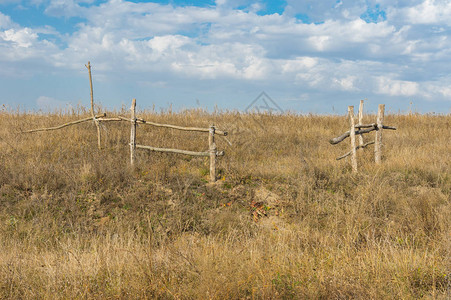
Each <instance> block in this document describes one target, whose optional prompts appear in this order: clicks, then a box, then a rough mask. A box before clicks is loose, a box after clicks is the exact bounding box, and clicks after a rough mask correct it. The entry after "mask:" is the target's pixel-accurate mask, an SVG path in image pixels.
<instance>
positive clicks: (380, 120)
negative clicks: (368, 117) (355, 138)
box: [374, 104, 385, 164]
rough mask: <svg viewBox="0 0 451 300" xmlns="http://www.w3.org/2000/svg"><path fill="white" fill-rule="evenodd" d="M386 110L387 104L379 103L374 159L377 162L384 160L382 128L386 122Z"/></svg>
mask: <svg viewBox="0 0 451 300" xmlns="http://www.w3.org/2000/svg"><path fill="white" fill-rule="evenodd" d="M384 111H385V104H379V107H378V110H377V121H376V122H377V123H376V126H377V127H376V138H375V141H374V145H375V146H374V161H375V163H376V164H380V163H381V161H382V130H383V124H384Z"/></svg>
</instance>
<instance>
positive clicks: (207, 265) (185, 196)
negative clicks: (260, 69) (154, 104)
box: [0, 110, 451, 299]
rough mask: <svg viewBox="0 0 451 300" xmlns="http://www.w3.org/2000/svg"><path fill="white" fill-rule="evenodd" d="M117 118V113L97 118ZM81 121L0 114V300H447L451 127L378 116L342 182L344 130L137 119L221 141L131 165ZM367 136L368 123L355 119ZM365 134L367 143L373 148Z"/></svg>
mask: <svg viewBox="0 0 451 300" xmlns="http://www.w3.org/2000/svg"><path fill="white" fill-rule="evenodd" d="M119 113H123V114H128V112H112V113H109V114H108V115H110V116H112V115H115V114H119ZM87 116H88V117H89V113H87V112H83V111H82V110H80V112H72V113H64V114H59V113H54V114H38V113H34V114H25V113H14V112H2V113H0V150H1V151H0V155H1V158H0V186H1V187H0V298H1V299H146V298H147V299H152V298H161V299H350V298H353V299H393V298H397V299H418V298H426V299H435V298H436V299H446V298H448V299H449V297H450V293H451V287H450V276H451V259H450V249H451V230H450V229H451V226H450V225H451V196H450V195H451V116H450V115H446V116H444V115H419V114H412V115H393V114H389V115H386V121H385V123H386V124H387V125H390V126H396V127H397V128H398V130H397V131H388V130H387V131H384V140H383V141H384V145H385V146H384V152H383V163H382V165H379V166H376V165H374V163H372V159H373V149H372V148H371V147H369V148H368V149H365V150H364V152H360V153H359V154H358V163H359V173H358V175H355V174H352V172H351V167H350V163H349V160H348V159H344V160H341V161H336V160H335V158H336V157H338V156H340V155H341V154H343V153H345V152H347V148H348V147H349V146H348V145H349V142H348V140H347V141H346V142H343V143H341V144H339V145H335V146H332V145H330V144H329V143H328V140H329V139H330V138H332V137H335V136H338V135H339V134H341V133H343V132H344V131H346V130H348V129H347V124H348V121H347V119H346V117H345V116H315V115H307V116H299V115H293V114H291V115H290V114H286V115H283V116H275V115H245V114H239V113H235V112H220V113H207V112H204V111H201V110H190V111H184V112H181V113H171V112H158V113H156V112H152V111H144V112H139V113H138V116H139V117H142V118H144V119H146V120H151V121H155V122H162V123H169V124H176V125H181V126H198V127H208V125H209V124H210V123H214V124H215V125H216V126H217V127H218V128H219V129H221V130H228V131H229V136H228V139H229V140H230V142H231V143H232V146H230V145H229V144H228V143H227V142H226V140H224V139H223V138H221V137H219V136H218V137H217V145H218V149H219V150H225V152H226V155H225V156H224V157H220V158H219V159H218V170H219V171H218V172H219V177H220V180H218V182H217V183H215V184H210V183H207V180H208V158H199V157H189V156H184V155H177V154H164V153H150V152H147V151H146V150H139V152H138V155H137V165H136V168H135V170H132V169H131V168H130V167H129V164H128V163H129V146H128V143H129V134H130V125H129V124H127V123H125V122H122V123H117V122H116V123H106V124H104V125H105V126H104V127H103V128H102V135H103V140H102V145H103V149H102V150H101V151H99V150H98V149H97V147H96V146H97V137H96V129H95V126H94V124H93V123H92V122H89V123H84V124H80V125H75V126H71V127H67V128H64V129H61V130H57V131H52V132H43V133H32V134H21V133H20V132H21V130H26V129H32V128H38V127H48V126H53V125H58V124H62V123H64V122H68V121H72V120H76V119H79V118H82V117H87ZM365 118H366V119H365V123H370V122H371V123H372V122H374V120H375V116H374V115H373V116H365ZM373 136H374V132H373V133H372V134H368V135H366V136H365V138H366V139H367V140H368V139H370V138H371V139H372V138H373ZM137 141H138V143H140V144H144V145H151V146H156V147H169V148H179V149H186V150H193V151H205V150H206V149H207V147H208V135H207V134H203V133H194V132H180V131H176V130H172V129H162V128H154V127H145V126H142V125H141V126H139V127H138V129H137Z"/></svg>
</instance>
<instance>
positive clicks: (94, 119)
mask: <svg viewBox="0 0 451 300" xmlns="http://www.w3.org/2000/svg"><path fill="white" fill-rule="evenodd" d="M85 67H86V68H87V69H88V72H89V85H90V87H91V116H92V119H93V121H94V124H96V127H97V147H98V148H99V150H100V149H102V145H101V142H100V125H99V120H97V118H96V115H95V113H94V93H93V90H92V75H91V62H89V61H88V64H87V65H85Z"/></svg>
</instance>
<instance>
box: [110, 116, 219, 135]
mask: <svg viewBox="0 0 451 300" xmlns="http://www.w3.org/2000/svg"><path fill="white" fill-rule="evenodd" d="M118 118H120V119H121V120H123V121H128V122H133V120H131V119H129V118H125V117H121V116H119V117H118ZM136 123H139V124H144V125H151V126H155V127H165V128H171V129H177V130H184V131H197V132H206V133H208V132H210V128H198V127H183V126H177V125H170V124H160V123H155V122H150V121H146V120H143V119H140V118H136ZM215 134H219V135H223V136H227V134H228V133H227V131H221V130H215Z"/></svg>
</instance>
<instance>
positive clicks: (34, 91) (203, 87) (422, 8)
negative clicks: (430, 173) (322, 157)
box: [0, 0, 451, 114]
mask: <svg viewBox="0 0 451 300" xmlns="http://www.w3.org/2000/svg"><path fill="white" fill-rule="evenodd" d="M88 61H90V62H91V65H92V68H93V77H94V96H95V100H96V102H97V103H100V104H101V105H102V106H104V107H108V108H118V107H121V106H122V105H124V104H125V105H127V106H129V103H130V101H131V99H132V98H136V99H137V101H138V105H139V106H140V107H141V108H150V107H153V106H155V107H156V108H163V109H165V108H168V107H169V105H172V107H173V108H176V109H184V108H195V107H202V108H208V109H213V108H214V107H219V108H223V109H231V110H244V109H245V108H246V107H247V106H248V104H250V103H252V101H253V100H254V99H255V97H257V96H258V95H259V94H260V93H261V92H263V91H265V92H266V93H267V94H268V95H269V96H270V97H271V98H272V99H273V100H274V101H275V102H276V103H277V104H278V105H279V106H280V107H281V108H282V109H284V110H290V111H296V112H301V113H308V112H312V113H325V114H328V113H339V114H344V113H346V109H347V106H348V105H358V103H359V100H360V99H367V101H366V103H367V109H368V110H369V111H374V110H375V108H376V106H377V104H378V103H385V104H386V106H387V108H388V110H389V112H407V111H408V110H409V109H410V108H413V110H415V111H418V112H421V113H428V112H437V113H450V112H451V0H409V1H407V0H353V1H346V0H338V1H337V0H322V1H317V0H316V1H312V0H305V1H294V0H286V1H282V0H277V1H267V0H266V1H246V0H202V1H193V0H184V1H177V0H168V1H123V0H110V1H96V0H81V1H78V0H29V1H22V0H0V104H5V105H7V106H9V107H11V108H16V107H18V106H19V107H21V108H23V109H26V110H39V109H42V110H48V109H49V108H51V107H60V108H67V107H71V106H72V107H75V106H77V105H80V104H81V105H85V106H87V105H88V104H89V97H90V95H89V81H88V74H87V70H86V68H85V66H84V65H85V64H86V63H87V62H88ZM411 103H412V104H411Z"/></svg>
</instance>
